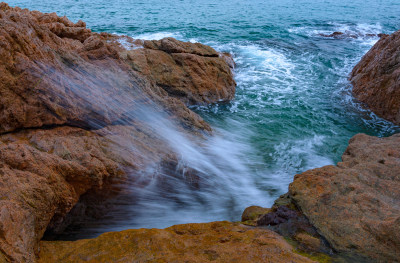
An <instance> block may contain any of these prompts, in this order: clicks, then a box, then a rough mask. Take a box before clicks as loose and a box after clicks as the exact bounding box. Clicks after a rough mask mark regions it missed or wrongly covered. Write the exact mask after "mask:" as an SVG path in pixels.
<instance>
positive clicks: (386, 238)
mask: <svg viewBox="0 0 400 263" xmlns="http://www.w3.org/2000/svg"><path fill="white" fill-rule="evenodd" d="M342 159H343V162H340V163H338V164H337V166H325V167H322V168H317V169H313V170H309V171H307V172H304V173H302V174H299V175H296V177H295V179H294V181H293V183H292V184H291V185H290V186H289V196H290V198H291V199H292V200H293V202H294V203H295V204H296V205H297V206H298V208H299V209H300V210H301V212H302V213H303V214H304V215H305V216H306V217H307V219H308V220H309V221H310V223H311V224H312V225H313V226H314V227H315V228H316V229H317V231H318V233H319V234H320V235H321V236H323V237H324V238H325V239H326V240H327V241H328V242H329V244H330V246H331V247H332V248H333V249H334V250H335V251H336V252H339V253H342V254H345V255H346V254H347V255H348V257H349V258H357V257H358V259H363V260H364V262H369V261H370V262H377V261H379V262H396V261H398V259H399V258H400V246H399V244H400V236H399V233H400V231H399V230H400V229H399V227H400V224H399V222H400V206H399V204H400V191H399V189H400V135H393V136H391V137H388V138H376V137H371V136H367V135H364V134H359V135H356V136H354V137H353V138H352V139H351V140H350V142H349V146H348V148H347V150H346V151H345V153H344V154H343V156H342Z"/></svg>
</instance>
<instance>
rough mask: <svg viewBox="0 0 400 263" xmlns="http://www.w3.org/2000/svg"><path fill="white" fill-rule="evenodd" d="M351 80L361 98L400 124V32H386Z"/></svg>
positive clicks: (354, 90)
mask: <svg viewBox="0 0 400 263" xmlns="http://www.w3.org/2000/svg"><path fill="white" fill-rule="evenodd" d="M350 81H351V83H352V84H353V94H354V96H355V97H356V98H357V99H358V100H360V101H361V102H363V103H364V104H365V105H366V106H367V107H368V108H370V109H371V110H372V111H373V112H375V113H376V114H377V115H378V116H380V117H382V118H384V119H386V120H388V121H391V122H393V123H395V124H397V125H400V31H397V32H395V33H393V34H391V35H390V36H388V35H382V37H381V39H380V40H379V41H378V42H377V43H376V44H375V45H374V46H373V47H372V48H371V50H370V51H368V53H367V54H365V55H364V57H363V58H362V59H361V61H360V62H359V63H358V64H357V65H356V66H355V67H354V69H353V71H352V73H351V75H350Z"/></svg>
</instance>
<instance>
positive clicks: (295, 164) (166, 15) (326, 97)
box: [9, 0, 400, 236]
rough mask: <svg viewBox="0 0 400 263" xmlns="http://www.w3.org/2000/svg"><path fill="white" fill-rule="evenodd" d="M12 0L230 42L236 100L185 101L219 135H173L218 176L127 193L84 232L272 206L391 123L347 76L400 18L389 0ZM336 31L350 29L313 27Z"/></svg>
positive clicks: (99, 26)
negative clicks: (190, 138) (355, 93)
mask: <svg viewBox="0 0 400 263" xmlns="http://www.w3.org/2000/svg"><path fill="white" fill-rule="evenodd" d="M9 4H10V5H12V6H15V5H18V6H20V7H26V8H29V9H36V10H40V11H43V12H57V14H58V15H66V16H68V17H69V18H70V19H71V20H73V21H77V20H79V19H82V20H84V21H85V22H87V26H88V27H89V28H92V29H93V30H94V31H99V32H100V31H107V32H113V33H117V34H127V35H130V36H132V37H135V38H143V39H160V38H163V37H168V36H172V37H175V38H177V39H179V40H183V41H192V42H202V43H205V44H208V45H211V46H212V47H214V48H215V49H217V50H218V51H225V52H230V53H232V54H233V56H234V58H235V61H236V63H237V67H236V69H235V79H236V81H237V83H238V87H237V92H236V98H235V100H234V101H232V102H231V103H228V104H222V105H210V106H206V107H194V108H193V109H194V110H195V111H196V112H198V113H199V114H200V115H201V116H203V118H204V119H205V120H207V121H208V122H209V123H211V125H212V127H213V128H214V129H215V130H216V131H217V133H216V134H217V135H216V137H215V138H211V139H210V140H209V141H208V142H207V144H205V146H204V147H205V148H204V149H197V150H193V148H196V146H195V145H191V143H190V142H186V141H179V139H178V141H175V142H172V144H175V145H184V146H185V147H186V148H185V147H183V146H182V147H183V148H182V147H181V148H179V149H178V150H177V151H178V152H179V151H180V150H182V149H186V150H188V149H189V151H186V150H185V152H184V153H182V156H186V159H188V160H186V161H188V162H189V165H194V163H193V162H191V160H192V159H197V161H198V160H201V161H198V162H196V165H197V167H196V168H197V169H200V170H203V171H205V172H207V173H208V175H209V176H210V177H212V178H213V180H214V181H215V182H219V183H216V184H214V185H213V184H211V185H210V186H209V188H210V189H206V190H204V189H203V190H198V191H197V192H196V191H195V190H187V189H185V187H186V186H184V185H181V184H180V182H178V181H177V182H173V183H172V185H175V186H176V189H175V192H174V191H171V193H163V192H162V191H163V188H162V187H159V188H152V189H151V191H148V189H142V190H141V192H140V193H139V194H137V195H136V196H135V200H129V198H126V197H125V198H124V200H123V201H121V200H120V201H121V203H123V205H120V206H117V208H118V209H120V208H121V207H124V210H123V211H120V214H119V216H120V217H124V220H123V222H122V223H116V224H114V225H113V226H112V227H108V228H107V227H105V226H104V225H102V224H101V223H98V226H97V228H96V227H93V228H94V229H95V230H93V231H92V232H89V233H87V234H86V236H91V235H93V233H97V232H102V231H104V230H111V229H112V230H116V229H126V228H132V227H165V226H169V225H172V224H176V223H185V222H199V221H212V220H222V219H226V220H238V219H239V218H240V211H241V210H242V209H243V208H245V207H246V206H249V205H253V204H257V205H263V206H267V207H268V206H270V205H271V204H272V202H273V200H274V199H275V198H276V197H277V196H279V195H280V194H282V193H285V192H286V191H287V186H288V184H289V183H290V182H291V181H292V179H293V176H294V175H295V174H296V173H300V172H302V171H305V170H307V169H310V168H315V167H320V166H323V165H327V164H334V163H336V162H337V161H339V160H340V156H341V154H342V153H343V151H344V149H345V147H346V145H347V141H348V140H349V139H350V138H351V137H352V136H353V135H355V134H356V133H360V132H363V133H367V134H370V135H376V136H389V135H391V134H393V133H395V132H399V131H400V129H399V127H396V126H394V125H392V124H390V123H388V122H386V121H385V120H382V119H381V118H379V117H377V116H376V115H374V114H373V113H371V112H370V111H368V110H364V109H362V108H361V106H360V104H359V103H357V102H356V101H355V100H354V99H353V98H352V97H351V93H350V90H351V86H350V85H349V82H348V80H347V77H348V75H349V73H350V71H351V69H352V67H353V66H354V65H355V64H356V63H357V62H358V61H359V60H360V58H361V57H362V55H363V54H364V53H365V52H366V51H368V49H369V48H371V46H372V45H373V44H374V43H375V42H376V41H377V40H378V38H377V37H373V36H370V35H369V34H378V33H392V32H393V31H395V30H397V29H400V1H398V0H341V1H337V0H280V1H275V0H253V1H244V0H230V1H227V0H220V1H211V0H202V1H195V0H170V1H160V0H147V1H143V0H141V1H139V0H136V1H135V0H123V1H104V0H98V1H87V0H64V1H59V3H56V2H55V1H54V0H52V1H50V0H41V1H28V0H16V1H10V2H9ZM335 31H341V32H345V33H349V34H351V35H356V36H357V38H356V39H354V38H343V39H333V38H326V37H323V36H320V35H319V34H320V33H323V34H330V33H333V32H335ZM170 132H171V133H174V132H173V131H170ZM182 140H183V139H182ZM192 150H193V151H192ZM192 161H193V160H192ZM174 180H176V179H174ZM219 187H220V188H219ZM154 189H158V190H157V191H159V192H156V191H155V190H154ZM177 189H178V190H177ZM164 190H165V189H164ZM118 209H116V210H118ZM127 211H130V212H127ZM112 218H115V216H114V217H112Z"/></svg>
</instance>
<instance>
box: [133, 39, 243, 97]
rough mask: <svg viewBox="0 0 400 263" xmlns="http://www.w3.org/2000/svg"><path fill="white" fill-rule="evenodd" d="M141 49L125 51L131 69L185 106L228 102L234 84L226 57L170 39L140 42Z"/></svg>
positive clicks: (213, 51) (196, 44)
mask: <svg viewBox="0 0 400 263" xmlns="http://www.w3.org/2000/svg"><path fill="white" fill-rule="evenodd" d="M143 47H144V48H135V49H133V50H130V51H128V52H127V60H128V61H129V62H130V64H131V66H132V68H134V69H135V70H137V71H138V72H140V73H142V74H143V75H145V76H146V77H148V78H149V79H151V80H153V81H154V82H155V83H156V84H157V85H158V86H160V87H162V88H163V89H164V90H165V91H167V92H168V94H169V95H171V96H173V97H176V98H179V99H180V100H182V101H183V102H184V103H185V104H188V105H193V104H206V103H216V102H221V101H225V102H226V101H229V100H232V99H233V97H234V94H235V87H236V83H235V81H234V80H233V75H232V72H231V70H232V68H231V67H233V65H234V63H232V61H230V57H229V55H228V54H218V53H217V52H216V51H215V50H214V49H212V48H211V47H209V46H205V45H202V44H199V43H195V44H193V43H189V42H181V41H178V40H176V39H173V38H165V39H162V40H158V41H144V43H143Z"/></svg>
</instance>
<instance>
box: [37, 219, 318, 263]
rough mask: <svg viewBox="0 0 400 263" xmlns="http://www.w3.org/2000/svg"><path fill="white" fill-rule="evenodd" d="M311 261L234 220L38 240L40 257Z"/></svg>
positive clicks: (265, 232)
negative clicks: (67, 238)
mask: <svg viewBox="0 0 400 263" xmlns="http://www.w3.org/2000/svg"><path fill="white" fill-rule="evenodd" d="M61 261H62V262H86V261H91V262H210V261H211V262H276V263H278V262H282V263H286V262H299V263H300V262H301V263H305V262H315V261H312V260H310V259H308V258H306V257H304V256H301V255H299V254H296V253H295V252H294V251H293V248H292V246H291V245H289V244H288V243H287V242H286V241H285V240H284V239H283V238H282V237H281V236H279V235H278V234H276V233H275V232H273V231H270V230H267V229H261V228H251V227H247V226H244V225H240V224H238V223H230V222H213V223H205V224H185V225H176V226H172V227H169V228H166V229H137V230H125V231H122V232H111V233H105V234H102V235H101V236H99V237H97V238H95V239H85V240H78V241H74V242H68V241H42V242H41V243H40V258H39V262H61Z"/></svg>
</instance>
